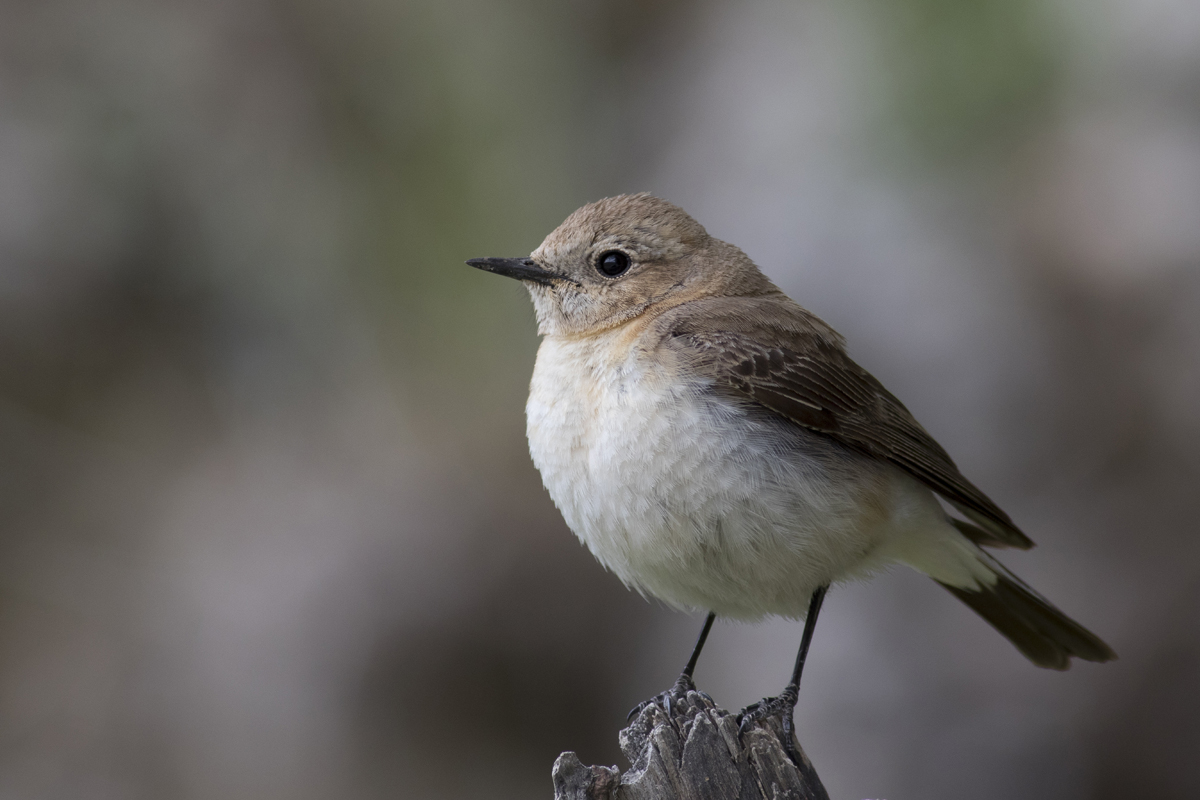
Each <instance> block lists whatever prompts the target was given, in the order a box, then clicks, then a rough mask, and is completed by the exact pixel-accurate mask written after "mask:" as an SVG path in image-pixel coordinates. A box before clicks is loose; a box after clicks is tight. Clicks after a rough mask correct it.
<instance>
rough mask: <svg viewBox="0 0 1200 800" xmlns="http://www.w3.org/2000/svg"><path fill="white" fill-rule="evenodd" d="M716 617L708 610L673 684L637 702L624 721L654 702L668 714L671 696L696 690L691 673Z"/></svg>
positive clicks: (677, 696) (694, 668)
mask: <svg viewBox="0 0 1200 800" xmlns="http://www.w3.org/2000/svg"><path fill="white" fill-rule="evenodd" d="M716 618H717V615H716V612H714V611H710V612H708V617H707V618H705V620H704V627H703V628H701V629H700V635H699V636H697V637H696V646H695V647H693V648H692V657H691V658H689V659H688V662H687V665H686V666H685V667H684V668H683V672H681V673H680V674H679V678H678V680H676V681H675V685H673V686H672V687H671V688H670V689H668V690H667V691H665V692H663V693H662V694H660V695H658V696H656V697H655V698H654V699H653V700H646V701H645V702H642V703H638V704H637V705H636V706H634V707H633V709H632V710H631V711H630V712H629V716H628V717H626V718H625V721H626V722H628V721H629V720H631V719H633V718H634V717H635V716H637V715H638V714H640V713H641V712H642V709H644V708H645V707H646V706H648V705H652V704H654V703H658V704H659V705H661V706H662V707H663V708H664V709H665V710H666V712H667V713H668V714H670V713H671V699H672V698H676V699H678V698H682V697H687V693H688V692H692V691H695V690H696V684H695V683H694V682H693V681H692V673H694V672H695V671H696V662H697V661H699V660H700V651H701V650H703V649H704V643H705V642H706V641H708V632H709V631H710V630H712V626H713V621H714V620H715V619H716ZM700 694H702V695H704V697H705V698H707V699H709V700H711V699H712V698H710V697H708V695H706V694H704V692H701V693H700Z"/></svg>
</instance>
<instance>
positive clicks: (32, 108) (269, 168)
mask: <svg viewBox="0 0 1200 800" xmlns="http://www.w3.org/2000/svg"><path fill="white" fill-rule="evenodd" d="M636 190H650V191H653V192H655V193H657V194H659V195H662V196H664V197H667V198H669V199H671V200H674V201H675V202H678V203H680V204H681V205H683V206H684V207H685V208H687V209H688V210H689V211H690V212H691V213H692V214H694V215H695V216H696V217H697V218H698V219H699V220H700V221H701V222H702V223H703V224H705V225H706V226H707V227H708V228H709V230H710V231H711V232H712V233H713V234H715V235H717V236H719V237H721V238H724V239H727V240H730V241H733V242H735V243H737V244H739V245H741V246H742V247H743V248H744V249H745V250H746V251H747V252H748V253H749V254H750V255H751V257H753V258H755V259H756V260H757V261H758V263H760V264H761V265H762V267H763V268H764V269H765V270H766V271H767V272H768V273H769V274H770V275H771V276H772V277H774V278H775V279H776V280H777V281H778V282H779V284H780V285H781V286H783V287H784V288H785V289H786V290H787V291H788V292H789V293H791V294H792V295H793V296H794V297H796V298H797V299H798V300H799V301H800V302H801V303H803V304H804V305H806V306H808V307H809V308H811V309H813V310H814V311H816V312H817V313H818V314H820V315H821V316H823V317H824V318H825V319H827V320H828V321H830V322H831V323H832V324H834V325H835V326H836V327H837V328H839V329H840V330H841V331H842V332H843V333H845V334H846V335H847V336H848V337H849V339H850V342H851V350H852V353H853V355H854V356H855V357H856V358H857V359H858V360H859V361H860V362H861V363H863V364H864V365H865V366H866V367H867V368H868V369H870V370H872V371H873V372H874V373H875V374H876V375H878V376H879V377H880V378H881V379H882V380H883V381H884V382H885V383H886V384H887V385H888V386H889V387H890V388H891V389H892V390H893V391H894V392H895V393H896V394H898V395H899V396H900V397H901V398H903V399H904V400H905V402H906V403H907V404H908V405H909V407H910V408H911V409H912V410H913V411H914V413H915V414H916V415H917V417H918V418H919V419H921V420H922V421H923V422H924V423H925V425H926V426H927V427H928V428H929V429H930V430H931V431H932V432H933V433H934V435H935V436H937V437H938V438H939V439H940V440H941V441H942V442H943V444H945V445H946V446H947V448H948V449H949V450H950V452H951V453H952V454H954V456H955V457H956V459H958V461H959V463H960V465H961V466H962V467H963V469H964V471H965V472H966V473H967V474H968V475H969V476H971V477H972V478H973V479H974V480H975V481H976V482H977V483H978V484H979V485H980V486H982V487H983V488H984V489H985V490H986V491H987V492H988V493H989V494H991V495H992V496H993V497H994V498H995V499H996V500H997V501H999V502H1000V503H1001V504H1002V505H1003V506H1004V507H1005V508H1006V509H1008V510H1009V511H1010V513H1011V514H1012V515H1013V517H1014V518H1015V519H1016V520H1017V521H1018V523H1019V524H1021V525H1022V526H1023V527H1024V528H1025V530H1026V531H1028V532H1029V533H1030V534H1031V535H1032V537H1033V538H1034V539H1035V540H1037V541H1038V542H1039V544H1040V547H1039V548H1038V549H1037V550H1035V551H1033V552H1031V553H1027V554H1024V553H1022V554H1013V555H1010V556H1007V557H1006V559H1005V560H1006V562H1007V563H1008V564H1009V565H1010V566H1012V567H1013V568H1014V569H1015V570H1016V571H1018V572H1019V573H1020V574H1021V575H1023V576H1024V577H1025V578H1027V579H1028V580H1029V581H1030V582H1031V583H1032V584H1034V585H1035V586H1037V587H1039V588H1040V589H1041V590H1042V591H1044V592H1045V593H1046V594H1047V595H1048V596H1049V597H1051V598H1052V599H1053V600H1054V601H1055V602H1057V603H1058V604H1060V605H1061V606H1062V607H1063V608H1064V609H1065V610H1066V611H1068V612H1069V613H1071V614H1072V615H1074V616H1076V617H1078V618H1079V619H1080V620H1081V621H1083V622H1084V623H1085V624H1087V625H1088V626H1090V627H1092V628H1093V629H1094V630H1096V631H1097V632H1098V633H1100V634H1101V635H1102V636H1104V637H1105V638H1106V639H1107V640H1108V641H1109V642H1111V643H1112V644H1113V646H1114V647H1115V648H1116V649H1117V651H1118V652H1119V653H1120V654H1121V660H1120V661H1119V662H1117V663H1116V664H1112V665H1107V666H1103V667H1096V666H1093V665H1077V666H1076V668H1075V669H1073V670H1071V671H1070V672H1068V673H1066V674H1058V673H1051V672H1045V671H1040V670H1037V669H1035V668H1033V667H1031V666H1030V665H1029V664H1027V663H1026V662H1025V661H1024V660H1023V659H1022V658H1021V657H1020V656H1019V655H1018V654H1017V653H1016V652H1015V651H1014V650H1013V649H1012V648H1011V647H1009V645H1008V644H1007V643H1005V642H1004V641H1003V640H1002V639H1001V638H1000V637H999V636H998V635H996V634H995V633H993V632H992V631H991V630H990V629H989V628H988V627H987V626H986V625H985V624H983V623H982V622H980V621H979V620H977V619H976V618H974V617H973V616H972V614H971V613H970V612H969V611H968V610H967V609H965V608H964V607H960V606H959V605H958V604H957V603H956V602H954V600H953V599H952V598H951V597H950V596H949V595H947V594H946V593H945V592H943V591H941V590H940V589H939V588H938V587H937V586H935V585H934V584H932V583H930V582H928V581H926V580H924V579H921V578H919V576H916V575H914V574H911V573H907V572H896V573H894V574H891V575H888V576H885V577H883V578H880V579H878V580H876V581H875V582H874V583H872V584H870V585H864V586H850V587H843V588H839V589H837V590H835V591H834V592H833V593H832V595H831V596H830V598H829V601H828V603H827V605H826V612H825V614H824V616H823V619H822V624H821V626H820V627H819V628H818V631H817V636H816V641H815V644H814V649H813V654H812V657H811V661H810V666H809V669H808V672H807V673H806V676H805V681H806V685H805V688H804V690H803V692H802V696H801V700H800V707H799V711H798V716H797V719H798V725H799V729H800V735H801V741H802V742H803V744H804V746H805V747H806V748H807V750H808V752H809V754H810V755H811V756H812V758H813V761H814V762H815V764H816V765H817V767H818V769H819V771H820V773H821V775H822V776H823V778H824V780H825V782H826V784H827V786H828V787H829V789H830V790H831V793H832V794H833V796H834V797H835V798H839V799H843V798H845V799H849V800H855V799H857V798H866V797H871V798H875V797H882V798H888V800H910V799H911V800H935V799H937V798H946V799H947V800H949V799H950V798H980V799H982V800H988V799H991V798H995V799H996V800H1001V799H1002V798H1004V799H1008V798H1017V797H1020V798H1025V799H1026V800H1037V799H1038V798H1047V799H1049V798H1054V800H1073V799H1074V798H1114V800H1115V798H1128V797H1135V796H1137V797H1154V798H1194V797H1196V796H1197V795H1198V794H1200V779H1198V778H1197V774H1198V773H1197V772H1196V770H1195V757H1196V754H1197V753H1200V678H1198V677H1197V676H1198V675H1200V540H1198V538H1197V536H1196V533H1197V519H1198V516H1200V498H1198V496H1197V495H1198V493H1200V487H1198V478H1200V412H1198V410H1197V409H1198V406H1197V397H1198V395H1200V269H1198V267H1200V4H1198V3H1197V2H1196V0H1097V1H1096V2H1081V0H1060V1H1057V2H1035V1H1034V0H840V1H839V0H815V1H813V2H799V1H795V0H793V1H789V0H752V1H751V2H733V1H732V0H730V1H729V2H716V0H713V1H711V2H691V1H689V0H658V2H638V1H637V0H571V1H570V2H562V1H561V0H558V1H556V0H510V1H509V2H485V1H484V0H419V1H416V2H403V1H402V0H340V1H339V2H332V1H331V0H323V1H322V2H318V0H274V1H272V0H237V2H234V0H154V2H150V1H149V0H146V1H145V2H140V1H139V0H106V1H105V2H103V3H94V2H87V1H86V0H3V1H2V2H0V797H3V798H9V797H11V798H30V799H36V798H67V799H70V798H80V799H81V800H82V799H83V798H88V800H94V799H100V800H104V799H107V798H147V799H150V798H153V799H154V800H158V799H160V798H196V799H197V800H200V799H205V800H207V799H208V798H212V799H213V800H216V799H217V798H222V799H226V798H231V799H234V800H238V799H241V798H247V799H249V798H287V800H307V799H308V798H334V797H337V798H416V799H418V800H419V799H421V798H474V797H488V798H510V797H511V798H536V797H547V798H548V797H549V795H550V780H549V770H550V765H551V763H552V761H553V759H554V757H555V756H556V755H557V754H558V752H559V751H560V750H564V749H574V750H577V751H579V753H580V755H581V756H582V758H583V759H584V760H585V761H587V762H589V763H608V764H611V763H616V762H618V761H619V758H620V757H619V754H618V751H617V748H616V732H617V730H618V728H619V727H620V725H621V724H622V722H623V720H624V713H625V711H626V710H627V709H628V708H629V707H630V706H631V705H633V704H634V703H635V702H637V701H638V700H640V699H642V698H644V697H647V696H649V695H650V694H652V693H654V692H656V691H659V690H661V689H663V688H665V687H666V686H667V685H669V684H670V682H671V681H672V680H673V679H674V677H675V675H676V673H677V670H678V669H679V667H680V666H681V664H682V661H683V660H684V658H685V657H686V654H687V650H688V648H689V647H690V645H691V640H692V637H693V636H694V633H695V629H696V628H697V626H698V625H699V622H700V619H699V617H698V616H697V617H687V616H685V615H682V614H677V613H673V612H670V611H667V610H664V609H662V608H660V607H659V606H658V605H656V604H653V603H647V602H645V601H643V600H642V599H641V598H639V597H638V596H636V595H634V594H631V593H629V592H627V591H625V590H624V589H623V588H622V587H621V586H620V585H619V583H618V582H617V581H616V580H615V579H614V578H612V577H611V576H609V575H607V574H605V573H603V571H602V570H601V569H600V568H599V567H598V566H597V565H596V564H595V563H594V562H593V560H592V559H591V557H590V556H589V555H588V554H587V553H586V552H585V551H584V550H583V549H582V548H581V547H580V546H579V545H578V544H577V543H576V542H575V540H574V539H573V537H572V536H571V535H570V534H569V532H568V531H567V530H566V528H565V527H564V525H563V523H562V521H561V520H560V519H559V517H558V515H557V513H556V511H555V510H554V508H553V507H552V506H551V504H550V502H549V500H548V499H547V497H546V495H545V493H544V492H543V491H542V489H541V486H540V482H539V479H538V476H537V475H536V473H535V472H534V470H533V468H532V466H531V465H530V463H529V459H528V456H527V454H526V451H525V443H524V431H523V419H522V407H523V402H524V394H525V388H526V383H527V381H528V376H529V372H530V368H531V363H532V358H533V354H534V350H535V348H536V337H535V335H534V329H533V324H532V314H531V311H530V308H529V305H528V301H527V299H526V297H525V296H524V292H523V290H522V289H521V288H520V287H519V286H517V285H516V284H513V283H507V282H504V281H502V280H500V279H498V278H494V277H492V276H487V275H483V274H481V273H478V272H475V271H473V270H470V269H469V268H467V267H465V266H463V265H462V260H463V259H465V258H468V257H472V256H483V255H520V254H523V253H528V252H529V251H530V250H531V249H533V248H534V247H536V246H537V244H538V243H539V242H540V241H541V238H542V237H543V236H544V235H545V234H546V233H547V232H549V231H550V230H551V229H552V228H553V227H554V226H555V225H557V224H558V222H559V221H561V219H562V218H563V217H564V216H566V214H567V213H568V212H570V211H571V210H572V209H574V208H575V207H577V206H578V205H581V204H582V203H584V202H586V201H589V200H594V199H596V198H598V197H601V196H604V195H607V194H615V193H618V192H623V191H636ZM798 637H799V626H798V625H797V624H794V623H780V622H775V623H769V624H765V625H762V626H757V627H742V626H732V625H720V626H718V627H717V629H716V630H715V632H714V635H713V637H712V639H711V643H710V645H709V651H708V653H707V657H706V658H705V660H704V661H703V662H702V663H701V666H700V668H699V671H698V673H697V678H698V680H699V682H700V684H701V686H702V687H704V688H707V689H708V690H709V691H710V692H712V693H713V695H714V696H715V697H716V698H717V700H718V701H720V702H721V703H722V704H724V705H726V706H728V707H731V708H737V707H740V706H741V705H744V704H746V703H748V702H750V701H752V700H754V699H757V698H758V697H760V696H762V695H763V694H767V693H774V692H776V691H778V689H779V688H780V687H781V686H782V684H783V682H784V681H785V679H786V676H787V673H788V670H789V668H790V664H791V659H792V654H793V652H794V647H795V645H796V641H797V639H798Z"/></svg>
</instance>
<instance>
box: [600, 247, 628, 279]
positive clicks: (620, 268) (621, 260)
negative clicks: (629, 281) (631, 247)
mask: <svg viewBox="0 0 1200 800" xmlns="http://www.w3.org/2000/svg"><path fill="white" fill-rule="evenodd" d="M596 269H598V270H600V271H601V272H603V273H604V274H605V275H607V276H608V277H610V278H615V277H617V276H618V275H620V274H621V273H622V272H624V271H625V270H627V269H629V256H627V255H625V254H624V253H622V252H621V251H620V250H609V251H608V252H607V253H601V254H600V259H599V260H598V261H597V262H596Z"/></svg>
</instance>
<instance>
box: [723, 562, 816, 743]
mask: <svg viewBox="0 0 1200 800" xmlns="http://www.w3.org/2000/svg"><path fill="white" fill-rule="evenodd" d="M828 589H829V587H828V586H819V587H817V590H816V591H815V592H813V593H812V599H811V600H809V602H808V615H807V616H806V617H805V618H804V634H803V635H802V636H801V637H800V651H799V652H798V653H796V666H795V667H793V669H792V680H791V683H789V684H788V685H787V686H785V687H784V689H783V691H782V692H780V693H779V696H778V697H765V698H763V699H762V700H759V701H758V702H757V703H752V704H751V705H748V706H746V707H745V708H744V709H742V713H741V714H739V715H738V724H739V729H740V730H741V732H743V733H745V732H746V731H747V730H748V729H749V728H750V724H751V723H752V722H757V721H759V720H763V719H766V718H768V717H772V716H774V715H776V714H778V715H779V716H780V717H781V719H782V726H783V749H784V750H785V751H787V754H788V758H790V759H791V760H792V763H793V764H795V765H796V766H800V754H799V753H797V752H796V746H795V744H794V742H795V721H794V720H793V718H792V717H793V714H795V711H796V701H797V700H798V699H799V697H800V673H802V672H804V661H805V659H807V658H808V646H809V645H810V644H812V637H813V630H814V629H816V627H817V614H819V613H821V603H822V602H823V601H824V600H825V592H826V591H827V590H828Z"/></svg>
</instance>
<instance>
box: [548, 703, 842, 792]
mask: <svg viewBox="0 0 1200 800" xmlns="http://www.w3.org/2000/svg"><path fill="white" fill-rule="evenodd" d="M780 736H781V730H780V727H779V723H778V721H777V720H770V721H768V722H759V723H757V724H756V725H754V726H753V727H751V728H749V729H748V730H747V731H746V732H745V733H742V734H741V735H740V736H739V734H738V724H737V716H736V715H734V714H730V713H729V712H728V711H726V710H725V709H723V708H718V707H717V706H716V704H715V703H713V702H712V700H711V699H710V698H709V697H708V696H707V695H704V694H701V693H699V692H688V694H687V697H686V698H684V699H682V700H679V701H673V702H672V703H671V711H670V714H668V713H667V711H666V710H665V709H664V708H663V707H662V706H660V705H658V704H657V703H652V704H650V705H648V706H646V708H644V709H643V710H642V712H641V713H640V714H638V716H637V718H636V719H635V720H634V721H633V723H632V724H631V725H630V726H629V727H628V728H626V729H625V730H623V731H621V734H620V736H619V741H620V743H621V750H622V752H624V753H625V757H626V758H628V759H629V763H630V768H629V769H628V770H626V771H625V772H624V774H622V773H621V771H620V770H618V769H617V768H616V767H588V766H584V764H583V762H581V761H580V760H579V757H578V756H576V755H575V754H574V753H571V752H567V753H563V754H562V755H560V756H559V757H558V760H557V761H555V762H554V773H553V776H554V800H701V799H702V798H703V800H829V795H828V794H827V793H826V792H825V787H824V786H822V785H821V781H820V780H819V779H818V778H817V773H816V771H815V770H813V767H812V764H811V763H809V761H808V757H807V756H805V755H804V751H802V750H801V749H800V746H799V744H797V745H796V752H797V753H799V754H800V767H796V765H795V764H793V763H792V761H791V759H789V758H788V756H787V753H786V752H785V751H784V749H783V745H782V743H781V740H780Z"/></svg>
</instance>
